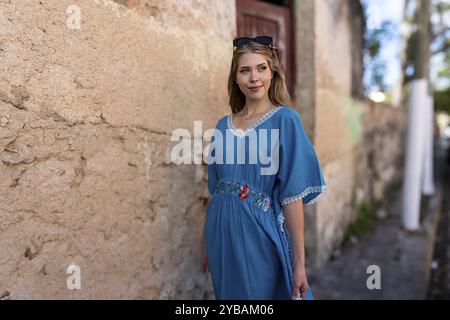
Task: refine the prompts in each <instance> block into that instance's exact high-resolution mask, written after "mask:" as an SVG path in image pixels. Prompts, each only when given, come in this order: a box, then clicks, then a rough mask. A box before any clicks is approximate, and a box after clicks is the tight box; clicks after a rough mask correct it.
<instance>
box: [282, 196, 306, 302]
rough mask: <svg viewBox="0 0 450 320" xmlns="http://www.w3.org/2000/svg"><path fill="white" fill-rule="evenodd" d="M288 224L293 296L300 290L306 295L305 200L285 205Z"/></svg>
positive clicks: (302, 294)
mask: <svg viewBox="0 0 450 320" xmlns="http://www.w3.org/2000/svg"><path fill="white" fill-rule="evenodd" d="M284 211H285V219H286V226H287V229H288V232H289V235H290V238H291V244H292V246H291V248H292V249H291V250H292V264H293V265H292V269H293V273H294V290H293V292H292V298H293V299H295V297H296V296H297V294H298V292H300V294H301V297H302V298H303V297H305V295H306V291H307V289H308V281H307V279H306V269H305V237H304V211H303V202H302V201H301V199H300V201H294V202H291V203H288V204H286V205H284Z"/></svg>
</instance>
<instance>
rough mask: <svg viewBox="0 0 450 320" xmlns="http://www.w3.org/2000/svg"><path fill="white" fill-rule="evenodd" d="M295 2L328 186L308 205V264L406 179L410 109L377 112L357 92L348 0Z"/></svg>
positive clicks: (305, 89)
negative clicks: (361, 211) (363, 208)
mask: <svg viewBox="0 0 450 320" xmlns="http://www.w3.org/2000/svg"><path fill="white" fill-rule="evenodd" d="M296 4H297V8H296V13H297V17H298V18H299V19H300V18H301V21H299V22H298V23H297V28H298V30H297V35H298V39H297V40H298V43H297V47H298V49H297V50H298V52H299V53H298V57H297V59H298V60H299V61H300V62H299V70H298V73H299V77H298V79H299V83H298V88H299V90H300V95H299V96H300V97H301V99H303V100H302V101H300V102H299V104H300V105H302V104H303V108H302V107H300V110H301V111H302V114H303V115H304V117H303V120H304V121H305V126H306V127H307V128H308V133H309V135H310V137H311V138H312V140H313V141H314V145H315V148H316V151H317V153H318V157H319V160H320V163H321V165H322V168H323V170H324V175H325V180H326V182H327V185H328V191H327V193H326V194H324V195H323V196H322V197H323V198H322V199H321V200H320V201H318V202H317V203H316V204H314V205H312V206H309V207H306V209H305V218H306V223H305V226H306V231H305V236H306V239H305V240H306V245H307V251H308V253H309V264H311V265H315V266H320V265H321V264H322V263H323V262H324V261H325V260H326V259H327V258H328V257H329V256H330V254H331V253H332V251H333V249H334V248H336V247H337V246H338V245H339V244H340V243H341V241H342V239H343V236H344V232H345V230H346V228H347V227H348V225H349V224H350V223H351V222H353V221H354V219H355V218H356V214H357V211H356V207H357V205H358V204H359V203H361V201H363V200H379V199H381V198H382V197H383V193H384V192H385V190H386V188H389V185H391V184H392V183H395V181H396V179H397V180H398V179H399V178H398V176H395V174H394V173H401V170H400V166H401V160H399V159H402V148H399V146H402V145H401V141H402V139H403V138H402V135H403V133H402V132H403V131H402V130H404V129H403V128H404V123H403V119H404V113H403V112H402V111H394V110H391V109H390V108H389V107H387V106H385V107H384V108H382V110H384V111H373V108H374V107H373V106H371V105H370V104H369V103H368V102H366V101H358V100H355V99H353V98H352V91H354V90H352V88H353V87H354V81H355V79H354V77H353V75H352V57H354V55H355V49H354V47H353V45H352V41H353V39H354V37H355V34H356V32H357V31H356V30H355V29H354V28H353V27H352V23H353V17H352V10H351V7H350V5H349V3H348V2H347V1H345V0H336V1H326V0H320V1H298V2H297V3H296ZM360 31H361V32H363V30H360ZM378 109H379V108H377V109H376V110H378ZM372 167H373V168H372ZM377 173H380V175H377Z"/></svg>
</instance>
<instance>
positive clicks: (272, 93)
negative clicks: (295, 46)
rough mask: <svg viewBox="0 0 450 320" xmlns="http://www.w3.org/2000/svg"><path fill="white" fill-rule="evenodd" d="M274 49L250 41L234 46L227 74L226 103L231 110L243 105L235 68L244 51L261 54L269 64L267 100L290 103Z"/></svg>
mask: <svg viewBox="0 0 450 320" xmlns="http://www.w3.org/2000/svg"><path fill="white" fill-rule="evenodd" d="M275 50H276V49H271V48H270V47H269V46H267V45H262V44H259V43H256V42H254V41H251V42H250V43H249V44H246V45H243V46H242V47H238V48H236V50H235V51H234V52H233V58H232V59H231V68H230V74H229V76H228V96H229V100H228V103H229V105H230V107H231V112H232V113H236V112H239V111H241V110H242V109H243V108H244V106H245V95H244V94H243V93H242V91H241V89H240V88H239V86H238V84H237V83H236V75H237V69H238V67H239V59H240V58H241V57H242V56H243V55H244V54H246V53H258V54H261V55H263V56H264V57H265V58H266V59H267V62H268V64H269V68H270V70H272V72H273V77H272V81H271V84H270V88H269V100H270V102H271V103H272V104H274V105H275V106H278V105H284V106H288V105H291V104H292V101H291V97H290V95H289V93H288V91H287V88H286V81H285V78H286V77H285V73H284V69H283V66H282V64H281V62H280V60H279V59H278V55H277V54H276V53H275Z"/></svg>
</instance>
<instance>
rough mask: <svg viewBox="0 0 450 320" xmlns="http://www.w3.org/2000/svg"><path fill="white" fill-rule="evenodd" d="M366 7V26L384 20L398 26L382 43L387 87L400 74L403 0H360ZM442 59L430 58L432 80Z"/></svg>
mask: <svg viewBox="0 0 450 320" xmlns="http://www.w3.org/2000/svg"><path fill="white" fill-rule="evenodd" d="M362 2H364V3H365V4H366V7H367V8H370V7H371V8H370V9H368V10H367V12H366V16H367V18H368V27H370V26H374V27H376V25H377V23H381V22H382V21H384V20H390V21H392V22H394V23H395V24H396V25H397V26H398V28H396V29H397V30H398V33H397V34H396V35H394V37H393V38H392V40H390V41H386V42H385V43H383V47H382V50H381V57H382V59H383V60H384V61H386V62H387V66H386V76H385V83H386V85H387V86H388V87H390V88H391V87H392V86H393V85H395V84H396V82H397V81H398V79H399V76H400V25H401V22H402V19H403V5H404V0H362ZM442 60H443V55H441V56H435V57H433V58H432V59H431V74H432V76H431V77H432V81H433V82H435V75H436V73H437V70H438V68H439V67H440V65H441V63H442ZM435 85H436V86H437V88H439V87H445V86H447V85H448V84H447V83H444V82H441V83H435Z"/></svg>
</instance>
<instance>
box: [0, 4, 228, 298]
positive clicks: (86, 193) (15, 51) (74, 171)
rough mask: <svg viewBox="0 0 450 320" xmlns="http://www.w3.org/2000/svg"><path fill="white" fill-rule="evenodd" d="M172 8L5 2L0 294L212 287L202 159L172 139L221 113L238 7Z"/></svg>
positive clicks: (103, 294)
mask: <svg viewBox="0 0 450 320" xmlns="http://www.w3.org/2000/svg"><path fill="white" fill-rule="evenodd" d="M174 3H175V2H173V1H171V2H169V1H167V2H164V4H163V3H162V2H156V1H154V2H151V1H116V2H114V1H109V0H98V1H96V0H83V1H77V2H76V3H74V2H73V1H61V0H46V1H43V0H42V1H39V0H27V1H19V0H17V1H16V0H2V1H0V61H1V63H0V177H1V179H0V203H1V205H0V295H1V297H2V298H11V299H30V298H43V299H48V298H57V299H58V298H62V299H64V298H87V299H88V298H119V299H121V298H131V299H172V298H187V299H201V298H204V297H206V296H208V295H211V288H210V287H209V291H206V292H205V288H207V287H208V283H207V282H208V279H207V277H206V276H204V275H202V274H201V273H200V272H199V256H198V254H199V252H198V250H197V248H198V242H199V236H200V233H201V227H202V225H201V224H202V222H203V216H204V214H205V210H206V205H207V197H208V195H207V189H206V181H207V176H206V170H205V169H206V166H205V165H201V164H198V165H194V164H191V165H176V164H174V163H172V162H171V159H170V151H171V148H172V146H173V145H174V144H175V142H172V141H171V140H170V136H171V133H172V131H173V130H174V129H176V128H185V129H187V130H189V131H190V132H193V122H194V120H202V121H203V130H206V129H208V128H212V127H213V126H214V125H215V121H216V120H217V119H218V118H219V117H220V116H222V115H224V114H226V113H228V112H229V110H228V107H227V96H226V90H225V88H226V80H227V79H226V77H227V72H228V67H229V65H228V60H229V57H230V52H231V51H232V46H231V38H232V34H233V32H234V29H233V27H232V26H233V25H234V19H235V17H234V10H235V9H234V1H220V2H213V3H214V6H213V5H212V4H211V2H210V1H195V0H189V1H188V0H187V1H178V2H177V3H180V4H181V6H179V7H178V6H177V8H178V9H177V10H176V11H173V10H172V11H171V10H170V8H172V7H174ZM73 4H76V5H77V6H78V7H79V9H80V13H81V21H80V29H76V30H72V29H69V28H68V27H67V19H68V17H70V15H71V13H70V12H69V13H68V12H67V9H68V7H69V6H70V5H73ZM166 6H170V8H167V7H166ZM189 8H191V9H189ZM190 10H191V11H190ZM211 12H220V14H211ZM192 16H194V17H195V19H194V20H193V19H192ZM205 30H208V32H204V31H205ZM224 62H226V63H224ZM72 263H75V264H76V265H78V266H79V267H80V271H81V289H80V290H69V289H68V288H67V285H66V280H67V278H68V277H69V275H68V274H67V273H66V271H67V268H68V266H69V265H70V264H72ZM186 275H189V277H187V276H186ZM209 286H210V283H209Z"/></svg>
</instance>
